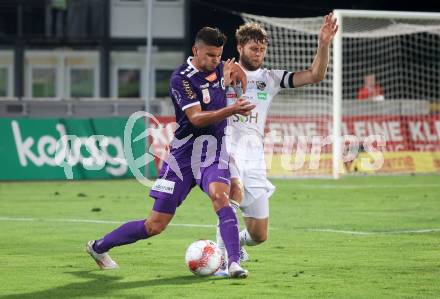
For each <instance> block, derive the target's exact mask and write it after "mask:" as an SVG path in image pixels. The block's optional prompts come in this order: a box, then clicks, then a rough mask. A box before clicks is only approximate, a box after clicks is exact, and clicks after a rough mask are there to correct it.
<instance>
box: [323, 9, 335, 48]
mask: <svg viewBox="0 0 440 299" xmlns="http://www.w3.org/2000/svg"><path fill="white" fill-rule="evenodd" d="M336 21H337V20H336V18H333V13H329V14H328V15H326V16H325V17H324V23H323V24H322V26H321V29H320V30H319V44H320V45H321V46H328V45H329V44H330V43H331V42H332V40H333V37H334V36H335V34H336V32H338V25H337V24H336Z"/></svg>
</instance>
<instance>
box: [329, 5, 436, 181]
mask: <svg viewBox="0 0 440 299" xmlns="http://www.w3.org/2000/svg"><path fill="white" fill-rule="evenodd" d="M333 16H334V17H335V18H337V20H338V21H337V22H338V27H339V29H338V32H337V33H336V35H335V37H334V39H333V61H332V63H333V105H332V106H333V126H332V138H333V146H332V176H333V178H334V179H339V178H340V176H341V169H340V168H341V164H342V141H343V140H342V63H343V61H342V47H343V40H342V38H343V30H344V17H359V18H372V19H373V18H374V19H406V20H409V19H413V20H414V19H417V20H440V13H434V12H410V11H380V10H349V9H335V10H333Z"/></svg>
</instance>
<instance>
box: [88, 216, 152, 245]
mask: <svg viewBox="0 0 440 299" xmlns="http://www.w3.org/2000/svg"><path fill="white" fill-rule="evenodd" d="M144 223H145V219H144V220H137V221H131V222H127V223H125V224H123V225H121V226H120V227H118V228H117V229H115V230H114V231H112V232H110V233H108V234H107V235H105V236H104V238H102V239H99V240H97V241H96V242H95V244H94V245H93V250H95V251H96V252H97V253H103V252H107V251H109V250H110V249H112V248H113V247H116V246H121V245H125V244H130V243H134V242H136V241H139V240H142V239H146V238H148V232H147V231H146V229H145V226H144Z"/></svg>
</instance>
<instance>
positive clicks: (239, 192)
mask: <svg viewBox="0 0 440 299" xmlns="http://www.w3.org/2000/svg"><path fill="white" fill-rule="evenodd" d="M242 186H243V185H242V184H241V182H240V179H239V178H237V177H234V178H233V177H231V187H230V192H229V203H230V205H231V207H232V208H233V209H234V210H235V211H237V210H238V209H239V207H240V203H241V200H242V198H243V187H242ZM216 238H217V247H218V248H219V249H220V251H222V253H223V256H225V252H224V251H225V244H224V242H223V239H222V236H221V234H220V226H219V223H217V231H216Z"/></svg>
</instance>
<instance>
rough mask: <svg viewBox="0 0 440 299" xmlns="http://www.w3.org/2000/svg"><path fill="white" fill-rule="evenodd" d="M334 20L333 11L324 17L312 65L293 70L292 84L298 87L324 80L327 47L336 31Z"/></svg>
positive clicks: (327, 59)
mask: <svg viewBox="0 0 440 299" xmlns="http://www.w3.org/2000/svg"><path fill="white" fill-rule="evenodd" d="M336 21H337V20H336V18H333V13H330V14H328V15H326V16H325V17H324V22H323V24H322V26H321V29H320V30H319V34H318V49H317V50H316V55H315V58H314V59H313V63H312V66H311V67H310V69H308V70H304V71H299V72H295V74H294V75H293V86H295V87H299V86H303V85H307V84H313V83H318V82H320V81H322V80H324V78H325V73H326V72H327V66H328V61H329V48H330V45H331V43H332V40H333V38H334V36H335V34H336V32H337V31H338V25H337V24H336Z"/></svg>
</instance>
